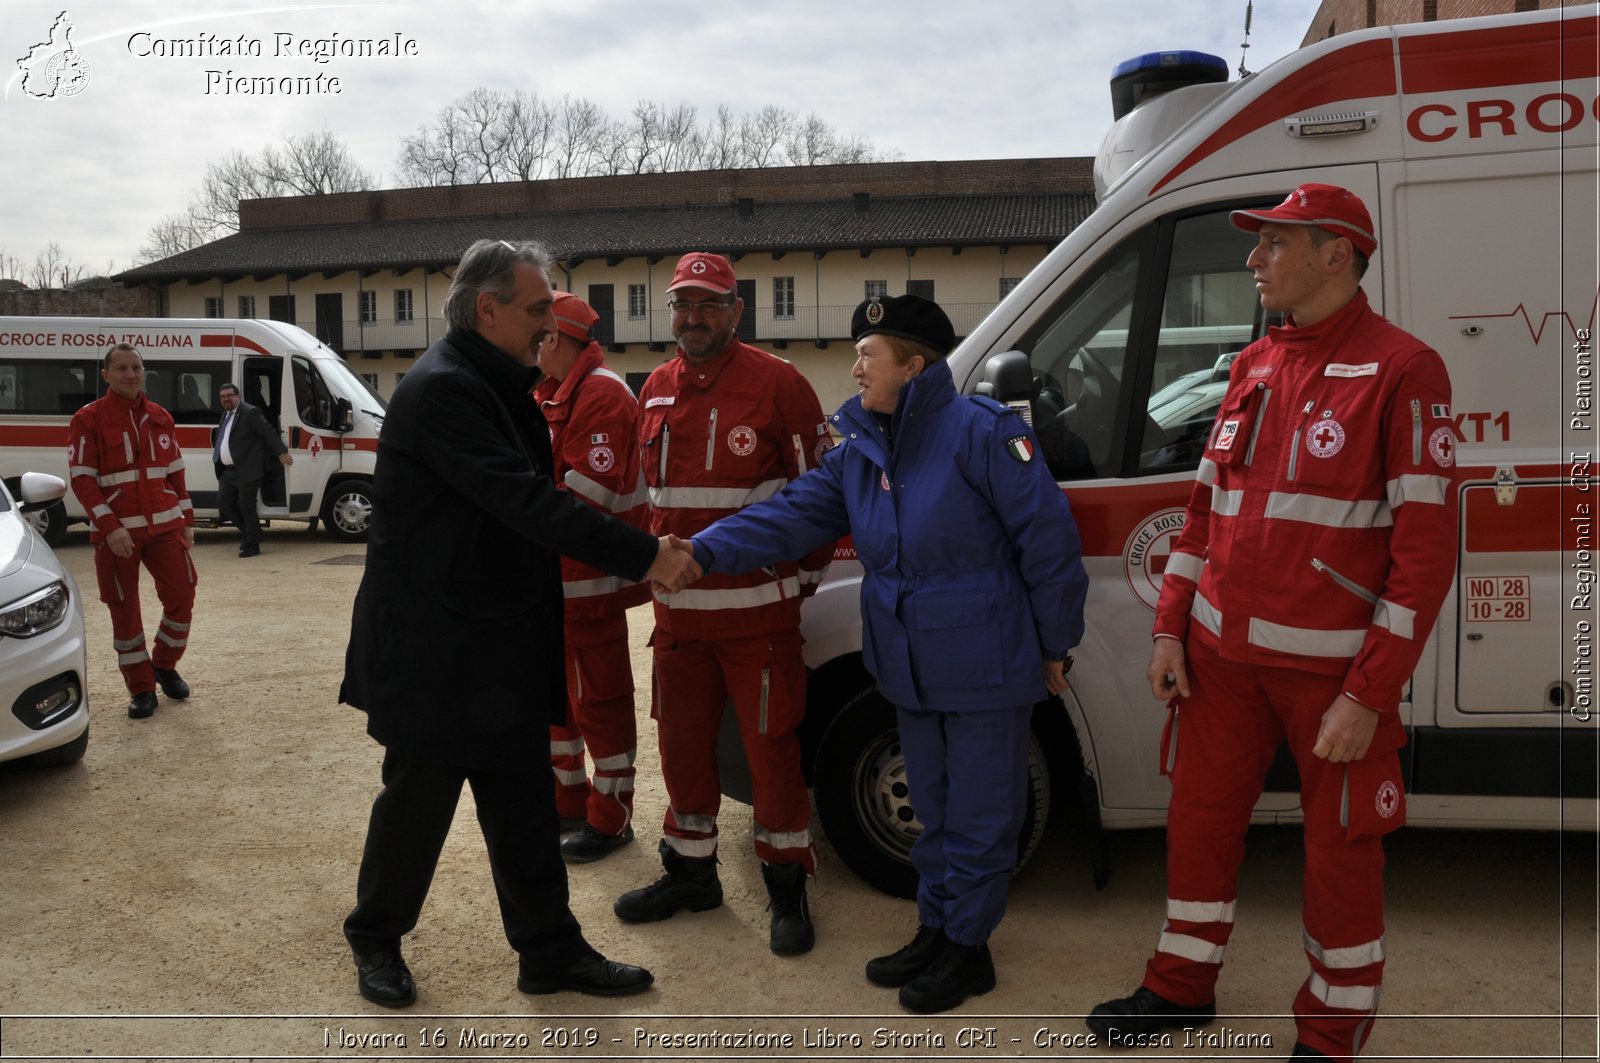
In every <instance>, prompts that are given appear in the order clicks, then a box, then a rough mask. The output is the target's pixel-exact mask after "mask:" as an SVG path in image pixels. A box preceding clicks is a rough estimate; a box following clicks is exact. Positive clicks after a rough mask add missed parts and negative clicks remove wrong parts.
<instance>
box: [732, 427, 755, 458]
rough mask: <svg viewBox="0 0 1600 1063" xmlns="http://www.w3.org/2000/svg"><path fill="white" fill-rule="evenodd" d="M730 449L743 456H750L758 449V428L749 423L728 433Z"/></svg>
mask: <svg viewBox="0 0 1600 1063" xmlns="http://www.w3.org/2000/svg"><path fill="white" fill-rule="evenodd" d="M728 449H729V450H731V451H733V452H734V453H735V454H737V455H739V456H740V457H741V458H744V457H748V456H750V455H751V454H754V453H755V450H756V430H755V429H754V428H751V427H750V426H749V425H747V424H742V425H740V426H739V427H738V428H735V429H734V430H733V431H731V432H729V433H728Z"/></svg>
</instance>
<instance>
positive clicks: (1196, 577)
mask: <svg viewBox="0 0 1600 1063" xmlns="http://www.w3.org/2000/svg"><path fill="white" fill-rule="evenodd" d="M1205 567H1206V559H1205V558H1203V557H1200V556H1199V555H1197V554H1189V553H1183V552H1181V551H1178V550H1174V551H1173V552H1172V553H1171V555H1169V556H1168V557H1167V570H1166V572H1165V573H1163V575H1166V576H1181V577H1183V578H1184V579H1186V580H1189V581H1190V582H1192V583H1199V582H1200V573H1201V572H1203V571H1205Z"/></svg>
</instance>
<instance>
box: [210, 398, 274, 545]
mask: <svg viewBox="0 0 1600 1063" xmlns="http://www.w3.org/2000/svg"><path fill="white" fill-rule="evenodd" d="M217 396H218V398H220V399H221V400H222V409H223V414H222V423H221V424H219V425H218V426H217V427H216V430H215V431H213V432H212V433H211V462H212V464H213V465H215V466H216V469H217V510H218V512H219V513H220V514H221V516H222V519H223V520H226V521H232V522H233V524H234V525H235V526H236V527H238V529H239V530H240V531H241V532H243V533H244V542H242V543H241V544H240V545H239V556H240V557H255V556H256V555H257V554H259V553H261V520H260V518H259V517H257V516H256V498H257V496H259V495H260V493H261V481H262V480H265V479H266V478H267V455H268V454H276V455H277V458H278V461H279V462H281V463H282V464H284V465H293V464H294V455H293V454H290V453H289V448H288V447H286V446H284V445H283V440H282V439H279V438H278V433H277V432H275V431H273V428H272V425H270V424H268V423H267V416H266V414H264V413H262V412H261V410H260V409H259V408H258V407H255V406H252V405H250V404H249V403H248V402H241V401H240V399H239V389H238V388H236V387H234V386H233V385H232V384H224V385H222V387H221V388H219V389H218V391H217Z"/></svg>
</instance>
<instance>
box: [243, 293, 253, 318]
mask: <svg viewBox="0 0 1600 1063" xmlns="http://www.w3.org/2000/svg"><path fill="white" fill-rule="evenodd" d="M239 316H240V317H255V316H256V297H255V296H253V295H241V296H239Z"/></svg>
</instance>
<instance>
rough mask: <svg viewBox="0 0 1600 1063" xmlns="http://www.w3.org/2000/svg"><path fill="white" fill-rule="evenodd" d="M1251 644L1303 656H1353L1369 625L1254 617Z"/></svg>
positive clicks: (1359, 646) (1251, 623) (1359, 649)
mask: <svg viewBox="0 0 1600 1063" xmlns="http://www.w3.org/2000/svg"><path fill="white" fill-rule="evenodd" d="M1249 639H1250V644H1251V645H1252V646H1260V647H1261V648H1262V649H1265V650H1277V651H1278V652H1280V653H1294V654H1299V655H1300V656H1301V657H1354V656H1355V655H1356V654H1357V653H1359V652H1360V651H1361V644H1362V643H1363V642H1365V641H1366V640H1367V629H1366V628H1364V627H1363V628H1343V629H1337V630H1333V631H1327V630H1324V629H1322V628H1311V627H1290V626H1289V625H1288V624H1274V623H1273V622H1272V621H1270V620H1262V619H1260V618H1255V617H1253V618H1251V620H1250V634H1249Z"/></svg>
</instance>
